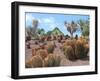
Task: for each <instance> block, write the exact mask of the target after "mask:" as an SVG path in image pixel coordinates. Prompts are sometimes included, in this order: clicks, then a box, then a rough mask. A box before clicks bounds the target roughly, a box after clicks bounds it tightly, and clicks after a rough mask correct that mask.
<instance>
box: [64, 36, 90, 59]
mask: <svg viewBox="0 0 100 81" xmlns="http://www.w3.org/2000/svg"><path fill="white" fill-rule="evenodd" d="M63 51H64V54H65V56H66V57H67V58H68V59H69V60H75V59H81V58H84V57H86V56H87V54H88V52H89V44H88V43H87V41H86V40H85V39H84V38H82V37H81V38H79V39H78V40H75V39H72V40H67V41H66V42H65V43H64V44H63Z"/></svg>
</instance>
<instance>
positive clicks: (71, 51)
mask: <svg viewBox="0 0 100 81" xmlns="http://www.w3.org/2000/svg"><path fill="white" fill-rule="evenodd" d="M64 55H65V56H66V58H68V59H69V60H72V61H74V60H76V56H75V53H74V49H73V48H72V46H70V45H69V46H65V47H64Z"/></svg>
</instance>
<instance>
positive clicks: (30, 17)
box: [26, 13, 35, 21]
mask: <svg viewBox="0 0 100 81" xmlns="http://www.w3.org/2000/svg"><path fill="white" fill-rule="evenodd" d="M33 19H35V17H34V16H32V14H30V13H29V14H27V15H26V21H32V20H33Z"/></svg>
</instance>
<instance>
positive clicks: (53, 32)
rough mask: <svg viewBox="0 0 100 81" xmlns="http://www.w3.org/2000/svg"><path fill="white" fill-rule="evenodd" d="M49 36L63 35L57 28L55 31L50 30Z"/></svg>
mask: <svg viewBox="0 0 100 81" xmlns="http://www.w3.org/2000/svg"><path fill="white" fill-rule="evenodd" d="M51 35H64V34H63V33H62V32H61V31H60V30H59V28H57V27H56V28H55V29H53V30H52V32H51Z"/></svg>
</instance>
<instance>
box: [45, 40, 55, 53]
mask: <svg viewBox="0 0 100 81" xmlns="http://www.w3.org/2000/svg"><path fill="white" fill-rule="evenodd" d="M54 47H55V45H54V42H49V43H48V44H47V48H46V49H47V51H48V53H53V51H54Z"/></svg>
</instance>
